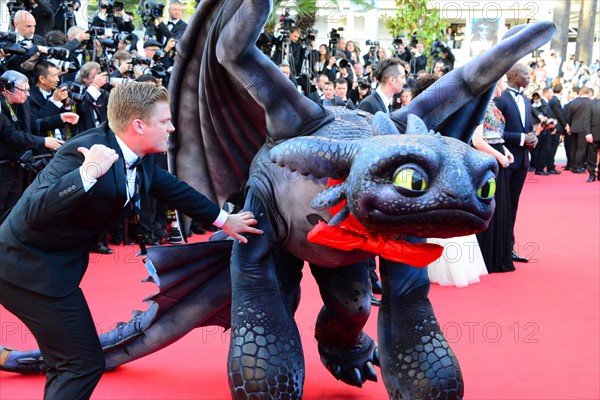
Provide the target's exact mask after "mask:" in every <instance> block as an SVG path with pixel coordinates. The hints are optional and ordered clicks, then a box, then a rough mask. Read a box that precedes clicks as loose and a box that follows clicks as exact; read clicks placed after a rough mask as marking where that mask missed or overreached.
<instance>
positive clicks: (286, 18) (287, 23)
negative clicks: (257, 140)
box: [279, 8, 296, 33]
mask: <svg viewBox="0 0 600 400" xmlns="http://www.w3.org/2000/svg"><path fill="white" fill-rule="evenodd" d="M279 21H280V22H281V29H282V30H284V31H288V33H289V31H290V29H292V28H293V26H294V24H295V23H296V18H294V17H293V16H292V15H290V9H289V8H286V9H285V11H284V13H283V15H282V16H281V17H279Z"/></svg>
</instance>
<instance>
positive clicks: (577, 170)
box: [571, 168, 585, 174]
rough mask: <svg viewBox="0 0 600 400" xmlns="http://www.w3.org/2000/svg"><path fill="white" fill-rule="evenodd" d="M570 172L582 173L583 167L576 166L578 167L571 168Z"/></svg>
mask: <svg viewBox="0 0 600 400" xmlns="http://www.w3.org/2000/svg"><path fill="white" fill-rule="evenodd" d="M571 172H572V173H574V174H583V173H584V172H585V169H583V168H578V169H573V168H571Z"/></svg>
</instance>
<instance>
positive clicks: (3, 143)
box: [0, 107, 44, 221]
mask: <svg viewBox="0 0 600 400" xmlns="http://www.w3.org/2000/svg"><path fill="white" fill-rule="evenodd" d="M5 108H6V107H2V109H3V110H4V109H5ZM43 147H44V138H42V137H39V136H35V135H32V134H30V133H28V132H25V131H22V130H18V129H16V128H15V126H14V125H13V123H12V120H11V119H10V117H6V115H5V114H4V113H2V114H0V221H1V217H2V215H3V214H4V213H5V212H6V211H7V210H9V209H10V208H12V207H13V206H14V205H15V203H16V202H17V201H18V200H19V198H20V197H21V193H22V191H23V169H22V168H21V167H20V166H19V165H18V164H17V163H16V162H15V160H16V158H17V154H20V153H22V152H23V150H25V149H26V148H33V149H37V148H43Z"/></svg>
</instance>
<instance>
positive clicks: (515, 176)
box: [494, 64, 537, 262]
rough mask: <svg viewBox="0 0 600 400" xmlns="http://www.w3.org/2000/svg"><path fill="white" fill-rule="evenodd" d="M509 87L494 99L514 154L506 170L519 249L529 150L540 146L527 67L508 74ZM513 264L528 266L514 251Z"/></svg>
mask: <svg viewBox="0 0 600 400" xmlns="http://www.w3.org/2000/svg"><path fill="white" fill-rule="evenodd" d="M506 77H507V80H508V87H507V88H506V89H504V91H502V94H501V95H500V96H498V97H496V98H495V99H494V101H495V103H496V106H497V107H498V109H500V111H501V112H502V115H503V116H504V118H505V122H506V124H505V126H504V141H505V142H504V145H505V146H506V148H507V149H508V150H509V151H510V152H511V153H512V154H513V156H514V162H513V163H512V164H510V165H509V166H508V168H507V169H506V174H507V175H508V179H507V180H508V188H509V191H510V203H511V204H510V212H511V225H512V242H513V246H514V245H515V222H516V220H517V209H518V207H519V198H520V197H521V191H522V190H523V185H524V184H525V178H526V177H527V170H528V169H529V151H528V149H529V148H533V147H535V146H536V144H537V137H536V135H535V133H533V132H532V131H533V125H532V123H531V102H530V101H529V99H527V98H525V97H524V96H523V93H522V91H521V90H522V89H523V88H525V87H527V86H528V85H529V71H528V69H527V67H526V66H525V65H523V64H516V65H515V66H514V67H513V68H511V70H510V71H508V73H507V74H506ZM513 260H515V261H519V262H528V261H529V260H528V259H526V258H525V257H521V256H519V255H518V253H517V252H516V251H514V250H513Z"/></svg>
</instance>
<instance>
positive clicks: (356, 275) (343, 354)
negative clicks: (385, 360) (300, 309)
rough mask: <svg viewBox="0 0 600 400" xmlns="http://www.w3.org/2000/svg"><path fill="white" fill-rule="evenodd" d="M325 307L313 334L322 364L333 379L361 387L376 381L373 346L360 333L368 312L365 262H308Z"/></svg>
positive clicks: (375, 360) (371, 341)
mask: <svg viewBox="0 0 600 400" xmlns="http://www.w3.org/2000/svg"><path fill="white" fill-rule="evenodd" d="M311 270H312V273H313V275H314V277H315V279H316V281H317V283H318V285H319V290H320V291H321V297H322V298H323V301H324V303H325V306H324V307H323V308H322V309H321V312H320V313H319V316H318V318H317V324H316V329H315V337H316V339H317V341H318V342H319V354H320V356H321V361H322V362H323V365H325V367H326V368H327V369H328V370H329V371H330V372H331V373H332V374H333V376H334V377H335V378H337V379H340V380H342V381H343V382H345V383H347V384H349V385H353V386H358V387H362V384H363V383H364V382H365V381H366V380H367V379H368V380H371V381H377V375H376V373H375V368H374V364H375V365H377V364H378V359H377V350H376V348H377V346H376V344H375V342H374V341H373V339H371V338H370V337H369V335H367V334H366V333H365V332H363V330H362V329H363V327H364V326H365V324H366V322H367V320H368V319H369V315H370V312H371V283H370V280H369V274H368V270H367V268H366V264H365V262H360V263H356V264H354V265H350V266H346V267H341V268H320V267H317V266H313V265H311Z"/></svg>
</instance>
